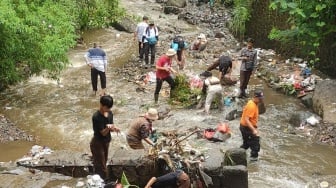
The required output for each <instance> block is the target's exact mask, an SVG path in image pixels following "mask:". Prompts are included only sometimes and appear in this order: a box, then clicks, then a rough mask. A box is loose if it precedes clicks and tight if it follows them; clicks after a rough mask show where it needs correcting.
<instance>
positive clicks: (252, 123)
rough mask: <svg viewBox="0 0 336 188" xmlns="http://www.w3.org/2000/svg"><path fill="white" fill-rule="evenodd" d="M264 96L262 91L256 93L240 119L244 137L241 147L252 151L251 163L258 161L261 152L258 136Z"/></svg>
mask: <svg viewBox="0 0 336 188" xmlns="http://www.w3.org/2000/svg"><path fill="white" fill-rule="evenodd" d="M263 98H264V94H263V92H262V91H255V92H254V97H253V99H252V100H249V101H248V102H247V104H246V106H245V107H244V109H243V114H242V117H241V119H240V132H241V134H242V137H243V144H242V145H241V146H240V147H241V148H244V149H248V148H250V149H251V156H250V157H251V161H256V160H258V153H259V151H260V142H259V134H258V125H257V123H258V116H259V109H258V104H259V103H261V102H262V100H263Z"/></svg>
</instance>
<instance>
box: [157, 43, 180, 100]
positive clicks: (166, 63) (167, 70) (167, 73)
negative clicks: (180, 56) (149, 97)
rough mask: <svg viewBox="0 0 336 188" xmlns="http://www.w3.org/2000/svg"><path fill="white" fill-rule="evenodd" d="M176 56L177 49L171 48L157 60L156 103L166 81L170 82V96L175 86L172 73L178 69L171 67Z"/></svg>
mask: <svg viewBox="0 0 336 188" xmlns="http://www.w3.org/2000/svg"><path fill="white" fill-rule="evenodd" d="M174 58H176V51H175V50H174V49H172V48H170V49H169V50H168V51H167V52H166V54H164V55H162V56H161V57H160V58H159V59H158V61H157V62H156V87H155V92H154V101H155V103H157V102H158V100H159V93H160V90H161V87H162V84H163V82H164V81H166V82H168V84H169V86H170V96H172V95H171V94H172V92H173V90H174V88H175V83H174V79H173V77H172V76H171V73H172V72H173V73H175V72H176V71H175V70H174V69H173V68H172V67H171V66H172V62H173V59H174Z"/></svg>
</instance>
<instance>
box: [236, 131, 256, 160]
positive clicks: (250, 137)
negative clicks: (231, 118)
mask: <svg viewBox="0 0 336 188" xmlns="http://www.w3.org/2000/svg"><path fill="white" fill-rule="evenodd" d="M239 129H240V132H241V134H242V137H243V145H241V146H240V147H241V148H244V149H248V148H250V149H251V157H258V153H259V151H260V138H259V136H256V135H254V134H252V131H251V130H250V129H249V128H248V127H245V126H242V125H240V127H239Z"/></svg>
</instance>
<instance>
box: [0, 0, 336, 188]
mask: <svg viewBox="0 0 336 188" xmlns="http://www.w3.org/2000/svg"><path fill="white" fill-rule="evenodd" d="M141 2H142V1H141ZM125 4H126V5H129V6H134V7H133V9H134V10H138V9H140V8H141V6H142V7H143V6H144V5H143V4H141V3H140V4H136V3H135V1H134V0H132V1H127V2H126V1H123V5H124V6H125ZM135 6H137V7H135ZM155 6H156V5H155ZM152 11H155V10H152ZM151 13H153V12H151ZM153 14H155V15H157V16H158V15H159V14H158V13H157V12H154V13H153ZM169 18H171V17H169ZM117 34H121V35H120V36H118V35H117ZM83 38H84V40H85V42H86V46H85V45H84V46H78V47H76V48H75V49H73V50H71V51H70V52H69V59H70V62H71V63H72V65H71V66H70V67H69V68H68V69H67V70H66V71H65V72H64V73H63V74H62V75H61V79H60V81H59V82H56V81H53V80H49V79H47V78H44V77H41V76H40V77H37V76H35V77H32V78H31V79H29V80H28V81H26V82H23V83H20V84H18V85H16V86H13V87H11V88H10V89H8V90H7V91H5V92H4V93H1V94H0V104H1V106H2V107H3V108H1V109H0V113H2V114H5V115H6V116H7V117H8V118H9V119H10V120H11V121H13V122H14V123H15V124H16V125H17V126H18V127H20V128H22V129H23V130H26V131H27V132H29V133H30V134H33V135H34V136H36V137H37V140H36V141H35V142H34V143H29V142H12V143H7V144H0V150H1V153H0V161H10V160H12V161H13V160H16V159H18V158H20V157H21V156H23V155H24V154H25V153H27V151H29V149H30V148H31V146H32V145H33V144H38V145H44V146H48V147H50V148H52V149H53V150H59V149H67V150H74V151H81V152H85V153H89V147H88V146H89V141H90V138H91V136H92V130H91V129H92V127H91V126H92V125H91V115H92V113H93V112H94V111H95V110H96V109H97V108H98V105H99V104H98V100H99V97H98V96H92V95H91V85H90V75H89V69H88V67H87V66H86V65H85V64H84V58H83V56H84V53H85V52H86V50H87V49H88V48H89V47H90V46H92V43H93V42H99V44H101V45H102V47H103V48H104V50H105V51H106V52H107V54H108V57H109V59H110V61H109V62H110V65H109V71H108V74H107V78H108V79H107V80H108V81H107V93H110V94H112V96H113V97H114V98H115V100H116V102H115V107H114V108H113V112H114V114H115V123H116V125H118V126H119V127H120V128H121V129H122V130H124V131H125V130H126V129H127V126H128V123H129V121H130V118H133V117H136V116H137V115H138V114H139V113H141V112H143V111H144V109H145V107H146V106H150V105H152V103H153V97H152V96H153V95H152V91H153V89H154V85H150V86H148V88H149V90H148V92H147V93H138V92H136V91H135V87H134V86H135V85H134V84H133V83H131V82H128V81H126V80H125V79H124V78H123V77H122V76H120V75H117V74H116V73H115V71H114V70H115V69H116V68H117V67H120V66H121V64H122V63H123V62H126V60H127V59H128V58H130V57H134V56H135V49H136V43H135V42H133V41H132V34H125V33H120V32H118V31H115V30H113V29H102V30H96V31H91V32H87V33H86V34H85V35H84V36H83ZM125 52H126V53H125ZM191 67H194V68H191ZM204 67H205V65H204V64H203V65H195V66H189V68H190V69H195V70H199V69H200V68H204ZM251 85H255V86H258V87H262V88H263V89H264V92H265V96H266V98H265V104H266V106H267V112H266V113H265V114H262V115H261V117H260V132H261V138H262V140H261V152H260V160H259V161H258V162H256V163H249V164H248V170H249V187H251V188H263V187H265V188H267V187H279V188H287V187H288V188H291V187H295V188H301V187H302V188H305V187H309V188H310V187H311V188H315V187H318V185H319V183H320V182H322V181H327V182H329V185H330V187H336V168H335V167H334V164H336V158H335V154H336V151H335V150H334V149H333V148H332V147H331V146H326V145H318V144H315V143H313V142H311V141H310V139H309V136H305V134H290V133H289V132H287V129H286V126H291V125H288V118H289V117H290V115H291V114H292V113H294V112H296V111H301V110H305V109H304V108H303V107H302V105H300V104H299V101H297V100H296V99H295V98H289V97H287V96H284V95H282V94H279V93H276V92H275V91H273V90H272V89H270V88H268V87H267V86H265V85H264V84H263V82H262V81H260V80H258V79H257V78H254V80H252V83H251ZM159 101H160V105H166V101H167V99H166V98H164V97H160V99H159ZM172 112H173V114H174V115H173V116H172V117H170V118H168V119H166V120H163V121H159V122H157V123H156V124H154V125H155V126H157V129H158V130H167V129H179V130H181V131H185V130H187V128H190V127H194V126H195V125H197V126H199V127H202V128H207V127H208V126H209V124H213V125H215V124H216V123H217V122H219V121H221V120H223V114H221V113H218V112H214V113H213V114H212V115H211V116H205V115H203V114H200V113H199V112H198V110H195V109H174V108H173V109H172ZM238 124H239V122H238V120H233V121H231V122H230V127H231V129H232V132H233V136H232V138H231V139H230V140H229V141H227V142H226V143H225V144H224V145H223V147H226V148H229V147H239V145H240V144H241V142H242V140H241V136H240V133H239V129H238ZM292 126H297V125H292ZM113 137H114V139H113V141H112V147H111V150H113V148H117V147H126V146H125V138H124V134H121V135H119V136H116V135H113ZM4 151H6V152H4Z"/></svg>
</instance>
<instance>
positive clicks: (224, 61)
mask: <svg viewBox="0 0 336 188" xmlns="http://www.w3.org/2000/svg"><path fill="white" fill-rule="evenodd" d="M217 67H218V70H219V79H220V82H221V84H222V85H233V84H236V83H237V80H234V79H233V78H232V77H231V72H232V58H231V57H230V55H229V54H224V55H221V56H220V57H219V58H218V59H217V60H216V61H215V62H213V63H212V64H211V65H210V66H209V67H208V68H207V71H212V70H214V69H217Z"/></svg>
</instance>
